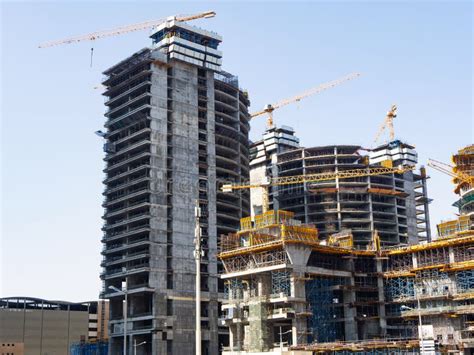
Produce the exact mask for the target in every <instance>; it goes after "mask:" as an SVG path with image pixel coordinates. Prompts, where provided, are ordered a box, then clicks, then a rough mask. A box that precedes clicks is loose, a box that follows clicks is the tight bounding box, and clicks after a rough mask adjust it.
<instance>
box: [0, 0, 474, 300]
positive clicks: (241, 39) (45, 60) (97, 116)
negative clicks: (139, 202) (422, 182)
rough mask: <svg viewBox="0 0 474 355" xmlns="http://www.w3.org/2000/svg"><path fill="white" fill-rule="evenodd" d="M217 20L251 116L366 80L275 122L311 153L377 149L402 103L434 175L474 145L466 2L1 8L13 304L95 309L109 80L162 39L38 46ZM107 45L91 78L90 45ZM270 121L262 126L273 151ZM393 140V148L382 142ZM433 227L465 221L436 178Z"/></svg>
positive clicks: (405, 133)
mask: <svg viewBox="0 0 474 355" xmlns="http://www.w3.org/2000/svg"><path fill="white" fill-rule="evenodd" d="M206 10H214V11H216V12H217V16H216V17H215V18H212V19H201V20H197V21H194V22H193V24H194V25H197V26H199V27H202V28H205V29H208V30H212V31H215V32H218V33H219V34H221V35H222V36H223V43H222V45H221V47H220V49H222V50H223V52H224V57H223V67H224V69H225V70H226V71H228V72H231V73H233V74H235V75H238V76H239V84H240V86H241V87H242V88H245V89H247V90H248V92H249V95H250V100H251V111H257V110H259V109H261V108H262V107H263V106H264V105H265V104H268V103H273V102H277V101H279V100H280V99H284V98H287V97H290V96H293V95H295V94H298V93H300V92H302V91H305V90H306V89H308V88H311V87H314V86H316V85H318V84H320V83H324V82H327V81H330V80H333V79H337V78H339V77H342V76H345V75H346V74H349V73H352V72H359V73H361V74H362V75H361V76H360V77H359V78H358V79H356V80H352V81H350V82H347V83H344V84H342V85H340V86H338V87H335V88H332V89H330V90H327V91H325V92H323V93H321V94H318V95H315V96H312V97H310V98H308V99H305V100H303V101H301V102H300V103H298V104H294V105H289V106H287V107H285V108H282V109H280V110H277V111H276V112H275V113H274V120H275V122H276V124H277V125H283V124H284V125H289V126H292V127H294V128H295V130H296V134H297V135H298V136H299V138H300V139H301V144H302V145H304V146H317V145H327V144H360V145H362V146H365V147H370V146H372V142H373V139H374V138H375V134H376V132H377V130H378V128H379V126H380V125H381V124H382V122H383V120H384V117H385V114H386V112H387V110H388V109H389V108H390V106H391V105H392V104H393V103H396V104H397V105H398V117H397V118H396V119H395V123H394V125H395V133H396V137H397V138H399V139H401V140H403V141H406V142H408V143H411V144H414V145H415V146H416V149H417V151H418V154H419V161H420V164H426V161H427V159H428V158H435V159H438V160H441V161H446V162H449V159H450V156H451V154H452V153H454V152H456V151H457V150H458V149H459V148H461V147H462V146H465V145H467V144H471V143H472V142H473V135H474V134H473V133H474V131H473V120H472V117H473V116H472V113H473V105H472V72H473V67H472V66H473V61H472V59H473V58H472V43H473V42H472V39H473V38H472V37H473V12H472V10H473V8H472V3H471V2H470V1H464V2H454V1H449V2H440V1H436V2H427V1H420V2H409V1H403V2H402V1H399V2H385V1H378V2H375V1H370V2H357V1H348V2H342V1H337V2H320V1H306V2H294V1H292V2H283V1H280V2H268V1H260V2H250V1H245V2H236V1H234V2H230V1H220V2H196V1H188V2H176V1H175V2H161V1H147V2H138V1H135V2H110V1H95V2H88V1H82V2H71V1H67V2H66V1H64V2H61V1H55V2H49V3H45V2H5V1H3V2H1V5H0V11H1V21H0V22H1V28H0V30H1V40H0V43H1V46H0V48H1V55H0V60H1V66H0V68H1V69H0V82H1V85H0V90H1V95H0V98H1V101H0V107H1V113H0V115H1V132H2V143H1V144H2V146H1V153H2V154H1V162H2V164H1V172H2V173H1V182H2V184H1V186H2V191H1V195H2V198H1V203H2V204H1V218H2V220H1V226H2V238H1V245H0V250H1V263H0V267H1V270H0V271H1V276H0V296H2V297H6V296H31V297H41V298H47V299H62V300H69V301H86V300H93V299H97V298H98V295H99V292H100V289H101V283H100V279H99V273H100V266H99V264H100V261H101V255H100V251H101V248H102V246H101V243H100V239H101V235H102V233H101V230H100V229H101V227H102V223H103V221H102V219H101V216H102V213H103V210H102V207H101V203H102V200H103V196H102V195H101V194H102V191H103V185H102V180H103V177H104V174H103V172H102V169H103V168H104V162H103V161H102V158H103V156H104V154H103V152H102V143H103V142H102V141H101V139H100V138H99V137H97V136H95V135H94V131H96V130H98V129H101V128H102V125H103V123H104V117H103V113H104V111H105V108H104V105H103V102H104V98H103V97H102V96H101V92H100V90H97V89H94V87H95V86H97V85H98V84H99V83H100V82H101V80H102V78H103V76H102V74H101V73H102V71H104V70H105V69H107V68H108V67H110V66H112V65H113V64H115V63H117V62H118V61H120V60H122V59H124V58H125V57H127V56H129V55H130V54H132V53H134V52H135V51H138V50H140V49H141V48H143V47H146V46H148V45H150V40H149V38H148V32H147V31H143V32H136V33H131V34H126V35H121V36H115V37H110V38H106V39H103V40H98V41H95V43H90V42H82V43H78V44H71V45H63V46H57V47H52V48H47V49H38V45H39V44H40V43H42V42H45V41H49V40H55V39H62V38H65V37H69V36H72V35H78V34H84V33H88V32H92V31H96V30H103V29H110V28H114V27H117V26H122V25H127V24H131V23H136V22H141V21H145V20H152V19H159V18H163V17H167V16H170V15H176V14H192V13H197V12H201V11H206ZM91 46H93V48H94V56H93V62H92V67H91V65H90V48H91ZM264 128H265V119H264V118H260V119H256V120H255V122H252V127H251V129H252V130H251V138H252V139H254V140H256V139H259V138H260V136H261V134H262V132H263V131H264ZM385 138H386V136H385V137H384V139H385ZM429 174H430V176H431V178H430V180H429V185H428V191H429V195H430V197H431V198H432V199H433V202H432V204H431V205H430V211H431V220H432V222H433V226H435V224H436V223H438V222H439V221H441V220H446V219H451V218H453V217H454V213H455V212H456V211H455V209H454V208H453V207H452V206H451V204H452V203H453V202H454V201H455V199H456V196H455V195H454V194H453V191H452V190H453V186H452V185H451V182H450V179H449V177H447V176H444V175H442V174H441V173H438V172H436V171H432V170H429Z"/></svg>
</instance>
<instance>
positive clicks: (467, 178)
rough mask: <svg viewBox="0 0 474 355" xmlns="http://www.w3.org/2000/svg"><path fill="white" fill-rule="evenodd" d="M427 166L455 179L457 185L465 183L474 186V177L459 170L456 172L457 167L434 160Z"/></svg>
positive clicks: (430, 160)
mask: <svg viewBox="0 0 474 355" xmlns="http://www.w3.org/2000/svg"><path fill="white" fill-rule="evenodd" d="M427 165H428V166H429V167H431V168H433V169H435V170H438V171H440V172H442V173H444V174H446V175H449V176H451V177H452V178H453V179H454V183H456V184H459V183H463V182H465V183H468V184H474V176H472V175H469V174H466V173H464V172H462V171H459V170H457V171H456V170H455V167H454V166H452V165H449V164H446V163H443V162H441V161H438V160H434V159H428V164H427Z"/></svg>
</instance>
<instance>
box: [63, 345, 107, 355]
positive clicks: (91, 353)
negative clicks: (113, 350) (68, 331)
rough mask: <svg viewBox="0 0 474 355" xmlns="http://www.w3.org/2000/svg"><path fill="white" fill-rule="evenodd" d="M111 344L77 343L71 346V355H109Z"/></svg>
mask: <svg viewBox="0 0 474 355" xmlns="http://www.w3.org/2000/svg"><path fill="white" fill-rule="evenodd" d="M108 351H109V344H108V343H106V342H98V343H75V344H72V345H71V352H70V354H71V355H107V354H108Z"/></svg>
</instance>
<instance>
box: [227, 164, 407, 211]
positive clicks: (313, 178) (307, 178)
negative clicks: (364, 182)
mask: <svg viewBox="0 0 474 355" xmlns="http://www.w3.org/2000/svg"><path fill="white" fill-rule="evenodd" d="M413 169H414V167H413V166H403V167H384V166H382V167H376V168H367V169H352V170H345V171H339V172H330V173H317V174H307V175H296V176H281V177H274V178H266V179H265V181H262V182H261V183H258V184H224V185H223V186H222V187H221V190H222V191H223V192H232V191H234V190H242V189H252V188H261V189H262V196H263V201H262V202H263V205H262V209H263V212H267V211H268V209H269V198H268V187H270V186H283V185H293V184H301V183H305V182H319V181H328V180H335V179H349V178H354V177H360V176H373V175H383V174H392V173H396V174H402V173H404V172H407V171H410V170H413Z"/></svg>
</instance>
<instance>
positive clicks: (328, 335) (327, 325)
mask: <svg viewBox="0 0 474 355" xmlns="http://www.w3.org/2000/svg"><path fill="white" fill-rule="evenodd" d="M338 280H339V278H337V279H335V280H334V279H332V278H325V277H317V278H314V279H311V280H308V281H306V283H305V288H306V299H307V301H308V302H309V309H310V310H311V316H309V318H308V329H309V331H310V338H311V341H317V342H329V341H336V340H338V339H339V340H340V339H343V337H344V333H343V330H342V329H341V327H340V326H339V325H340V324H338V322H336V321H335V319H336V318H340V316H341V314H338V311H337V310H336V306H338V305H339V299H338V298H337V297H336V295H335V292H334V290H332V287H333V286H336V285H337V284H338Z"/></svg>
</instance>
